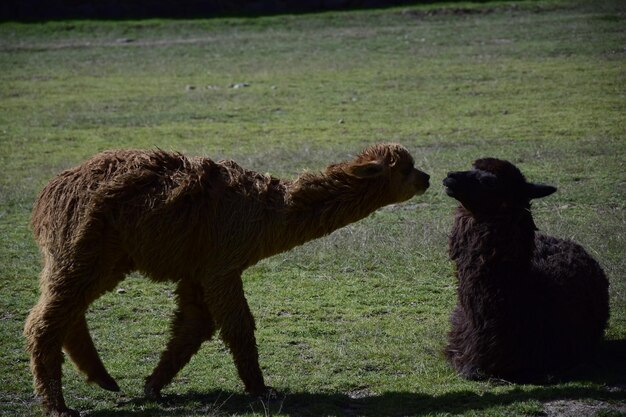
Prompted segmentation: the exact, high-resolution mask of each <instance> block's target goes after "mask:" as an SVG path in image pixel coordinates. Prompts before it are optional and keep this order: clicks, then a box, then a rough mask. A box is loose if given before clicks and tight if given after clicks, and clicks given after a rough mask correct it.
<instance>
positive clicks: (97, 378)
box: [63, 314, 120, 391]
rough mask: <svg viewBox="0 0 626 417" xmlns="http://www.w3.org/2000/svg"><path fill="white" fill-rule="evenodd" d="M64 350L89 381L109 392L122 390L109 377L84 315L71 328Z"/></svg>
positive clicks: (66, 337)
mask: <svg viewBox="0 0 626 417" xmlns="http://www.w3.org/2000/svg"><path fill="white" fill-rule="evenodd" d="M63 348H64V350H65V352H67V354H68V355H69V356H70V359H71V360H72V361H73V362H74V364H76V367H77V368H78V369H79V370H80V371H82V372H84V373H85V374H86V375H87V381H89V382H95V383H96V384H98V385H99V386H100V387H101V388H104V389H105V390H108V391H119V390H120V387H119V386H118V385H117V382H115V380H114V379H113V378H112V377H111V376H110V375H109V373H108V372H107V370H106V369H105V367H104V364H103V363H102V361H101V360H100V356H99V355H98V352H97V351H96V348H95V346H94V344H93V340H92V339H91V336H90V334H89V329H88V328H87V321H86V320H85V315H84V314H83V315H81V317H80V318H79V319H78V320H77V321H76V322H75V323H74V324H73V325H72V326H71V331H70V332H68V334H67V335H66V336H65V340H64V341H63Z"/></svg>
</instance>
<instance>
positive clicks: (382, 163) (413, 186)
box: [327, 144, 430, 204]
mask: <svg viewBox="0 0 626 417" xmlns="http://www.w3.org/2000/svg"><path fill="white" fill-rule="evenodd" d="M336 169H339V170H341V171H343V172H344V173H345V174H348V175H349V176H351V177H352V178H354V180H355V181H358V182H365V181H367V182H368V183H370V184H371V187H368V188H371V189H382V190H383V194H384V195H382V196H380V198H381V200H383V201H385V203H386V204H389V203H399V202H401V201H405V200H408V199H409V198H411V197H413V196H415V195H420V194H423V193H424V192H426V190H427V189H428V187H429V185H430V184H429V182H428V180H429V178H430V176H429V175H428V174H426V173H425V172H422V171H420V170H418V169H417V168H415V161H414V160H413V157H412V156H411V154H410V153H409V151H408V150H407V149H406V148H405V147H403V146H401V145H398V144H378V145H373V146H370V147H368V148H366V149H365V150H364V151H363V152H361V153H360V154H359V155H357V157H356V158H354V160H352V161H348V162H344V163H341V164H337V165H332V166H330V167H329V168H328V170H327V173H328V172H331V171H333V170H336ZM377 186H379V187H377Z"/></svg>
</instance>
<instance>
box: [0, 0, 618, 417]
mask: <svg viewBox="0 0 626 417" xmlns="http://www.w3.org/2000/svg"><path fill="white" fill-rule="evenodd" d="M591 3H592V2H580V3H578V2H567V1H565V2H554V1H527V2H518V3H506V2H497V3H486V4H481V5H480V6H477V5H472V4H454V5H449V6H442V5H437V6H428V7H403V8H396V9H385V10H371V11H352V12H342V13H323V14H309V15H298V16H288V15H285V16H274V17H261V18H240V19H239V18H229V19H212V20H181V21H170V20H148V21H123V22H108V21H102V22H100V21H67V22H49V23H40V24H16V23H3V24H0V162H1V167H2V168H1V169H0V341H1V342H0V415H3V416H4V415H6V416H37V415H40V414H41V411H40V407H39V405H38V403H37V402H36V401H35V399H34V397H33V394H32V382H31V376H30V373H29V369H28V358H27V354H26V352H25V350H24V340H23V338H22V327H23V322H24V319H25V317H26V315H27V313H28V311H29V309H30V308H31V306H32V305H33V304H34V303H35V301H36V299H37V294H38V285H37V279H38V273H39V270H40V259H39V254H38V250H37V247H36V245H35V244H34V242H33V240H32V237H31V231H30V228H29V216H30V210H31V208H32V204H33V201H34V199H35V197H36V195H37V193H38V192H39V190H40V189H41V188H42V187H43V186H44V184H45V183H46V182H47V181H48V180H49V179H50V178H51V177H52V176H54V175H55V174H56V173H58V172H59V171H61V170H62V169H65V168H68V167H71V166H74V165H76V164H78V163H79V162H81V161H82V160H84V159H85V158H87V157H89V156H90V155H92V154H94V153H96V152H98V151H101V150H105V149H110V148H121V147H134V148H147V149H154V148H155V147H159V148H162V149H166V150H177V151H181V152H184V153H187V154H190V155H207V156H210V157H212V158H215V159H219V158H231V159H234V160H236V161H237V162H239V163H240V164H241V165H243V166H246V167H248V168H251V169H255V170H258V171H261V172H270V173H272V174H273V175H276V176H286V177H295V176H296V175H297V174H298V173H300V172H302V171H303V170H305V169H308V170H314V171H315V170H320V169H322V168H323V167H324V166H326V165H327V164H329V163H332V162H337V161H340V160H343V159H346V158H349V157H350V155H353V154H354V153H356V152H358V151H359V150H360V149H361V148H363V147H364V146H366V145H368V144H371V143H375V142H381V141H396V142H401V143H402V144H404V145H405V146H407V147H408V148H409V149H410V150H411V152H412V153H413V154H414V156H415V159H416V163H417V166H419V167H421V168H422V169H423V170H425V171H427V172H428V173H430V174H431V176H432V180H431V181H432V187H431V189H430V190H429V191H428V192H427V193H426V194H425V195H423V196H420V197H417V198H415V199H413V200H411V201H409V202H408V203H405V204H401V205H397V206H391V207H387V208H384V209H381V210H379V211H378V212H376V213H375V214H373V215H372V216H370V217H368V218H367V219H365V220H363V221H361V222H359V223H357V224H354V225H351V226H349V227H346V228H344V229H341V230H339V231H337V232H335V233H333V234H332V235H330V236H328V237H326V238H324V239H320V240H317V241H314V242H311V243H309V244H306V245H304V246H302V247H299V248H296V249H295V250H293V251H291V252H288V253H285V254H282V255H278V256H276V257H273V258H271V259H267V260H265V261H263V262H261V263H260V264H258V265H257V266H255V267H253V268H251V269H249V270H248V271H247V272H246V274H245V276H244V280H245V286H246V294H247V297H248V300H249V303H250V306H251V308H252V310H253V314H254V315H255V317H256V320H257V327H258V330H257V341H258V343H259V349H260V360H261V364H262V367H263V368H264V372H265V376H266V380H267V382H268V383H269V384H270V385H272V386H274V387H275V388H277V389H278V390H279V391H280V392H281V393H283V396H282V397H281V399H280V400H279V401H277V402H275V403H271V404H265V403H262V402H260V401H255V400H253V399H251V398H249V397H247V396H246V395H245V394H244V392H243V387H242V384H241V383H240V381H239V379H238V377H237V375H236V371H235V368H234V365H233V363H232V360H231V357H230V354H229V353H228V351H227V349H226V348H225V347H224V345H223V343H222V342H221V341H212V342H210V343H207V344H205V345H204V346H203V348H202V349H201V351H200V352H199V353H198V354H197V355H196V356H195V357H194V358H193V359H192V361H191V363H190V364H189V365H188V366H187V367H185V368H184V369H183V371H182V372H181V373H180V374H179V375H178V377H177V378H176V379H175V380H174V381H173V383H172V384H171V385H170V386H169V387H167V388H166V389H165V390H164V394H165V396H166V400H167V401H166V403H164V404H157V403H154V402H149V401H147V400H144V399H143V397H142V387H143V378H145V377H146V376H147V375H148V374H149V373H150V371H151V370H152V368H153V367H154V366H155V365H156V362H157V360H158V355H159V353H160V351H161V350H162V349H163V347H164V345H165V341H166V338H167V328H168V325H169V316H170V314H171V312H172V308H173V304H174V303H173V299H172V298H173V295H172V294H173V286H171V285H166V286H164V285H159V284H154V283H151V282H149V281H147V280H145V279H143V278H141V277H140V276H138V275H133V276H131V277H129V278H128V279H127V280H126V281H124V282H123V283H122V284H121V285H120V287H119V289H118V290H117V291H114V292H113V293H110V294H108V295H106V296H104V297H102V298H101V299H99V300H98V301H97V302H96V303H95V304H94V305H93V306H92V307H91V309H90V311H89V313H88V321H89V324H90V327H91V329H92V334H93V337H94V340H95V343H96V345H97V347H98V349H99V351H100V353H101V356H102V358H103V360H104V362H105V364H106V365H107V368H108V369H109V371H110V372H111V374H112V375H113V376H114V377H115V378H116V379H117V381H118V383H119V384H120V386H121V388H122V393H121V394H115V393H109V392H105V391H103V390H101V389H99V388H97V387H95V386H90V385H87V384H85V383H84V381H83V377H82V376H81V375H80V374H79V373H78V372H77V371H76V370H75V369H74V368H73V366H72V365H71V364H70V363H69V362H66V363H65V365H64V386H65V395H66V400H67V402H68V405H69V406H70V407H72V408H78V409H80V410H81V411H83V412H84V415H86V416H98V417H110V416H207V415H208V416H223V415H246V416H252V415H276V416H321V415H328V416H344V415H345V416H360V415H364V416H403V415H416V416H418V415H419V416H424V415H464V416H478V415H480V416H482V415H488V416H500V415H507V416H519V415H529V416H540V415H572V416H574V415H576V416H578V415H589V416H592V415H593V416H603V417H614V416H624V415H626V282H625V281H626V261H625V259H626V257H625V253H626V210H625V208H626V191H625V189H626V117H625V115H626V102H625V93H626V89H625V86H626V60H625V58H626V50H625V49H624V47H625V46H626V25H625V22H626V20H625V17H626V7H625V6H624V5H623V4H622V3H621V2H619V1H600V2H593V5H592V4H591ZM241 83H246V85H247V86H242V85H238V84H241ZM235 87H240V88H235ZM482 156H496V157H501V158H506V159H510V160H511V161H513V162H514V163H516V164H518V166H520V168H521V169H522V170H523V171H524V172H525V173H526V174H527V177H529V179H530V180H532V181H537V182H545V183H551V184H554V185H556V186H557V187H558V188H559V192H558V193H556V194H555V195H553V196H551V197H549V198H546V199H543V200H541V201H537V202H536V203H535V205H534V206H533V210H534V214H535V218H536V223H537V224H538V225H539V227H540V229H542V230H543V231H545V232H547V233H549V234H553V235H556V236H560V237H567V238H573V239H575V240H577V241H579V242H580V243H582V244H583V245H584V246H585V247H586V248H587V249H588V251H589V252H590V253H592V254H593V255H594V256H595V257H596V258H597V259H598V260H599V261H600V263H601V264H602V266H603V267H604V268H605V270H606V272H607V274H608V276H609V278H610V281H611V289H610V295H611V309H612V316H611V320H610V325H609V328H608V330H607V334H606V339H607V340H606V342H605V343H604V345H603V346H602V350H601V352H600V354H599V355H598V358H597V359H596V360H595V361H593V362H592V363H590V364H588V365H585V366H584V367H582V368H580V369H577V370H575V371H574V372H573V374H572V378H571V380H569V381H564V382H555V383H554V384H552V385H512V384H507V383H503V382H499V383H497V382H469V381H466V380H463V379H461V378H460V377H459V376H457V375H456V374H455V372H454V371H453V370H452V369H451V368H450V367H449V366H448V365H447V363H446V362H445V360H444V359H443V356H442V353H441V351H442V348H443V346H444V344H445V340H446V332H447V330H448V315H449V313H450V310H451V308H452V306H453V305H454V301H455V300H454V297H455V293H454V284H455V283H454V276H453V267H452V264H451V263H450V262H449V260H448V258H447V253H446V250H447V233H448V230H449V229H450V227H451V224H452V212H453V209H454V207H455V203H454V201H453V200H452V199H450V198H448V197H446V196H445V194H444V193H443V190H442V187H441V186H440V184H441V180H442V179H443V177H444V176H445V173H446V172H447V171H449V170H457V169H466V168H468V167H469V166H470V164H471V162H472V161H473V160H474V159H476V158H477V157H482Z"/></svg>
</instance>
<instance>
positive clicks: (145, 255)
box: [24, 144, 429, 416]
mask: <svg viewBox="0 0 626 417" xmlns="http://www.w3.org/2000/svg"><path fill="white" fill-rule="evenodd" d="M413 164H414V161H413V158H412V157H411V155H410V154H409V153H408V151H407V150H406V149H405V148H403V147H402V146H400V145H396V144H390V145H375V146H372V147H370V148H367V149H366V150H365V151H363V152H362V153H361V154H360V155H358V156H357V157H356V158H355V159H354V160H353V161H349V162H343V163H339V164H336V165H331V166H329V167H328V168H327V169H326V170H325V171H324V172H323V173H321V174H319V175H313V174H310V173H305V174H303V175H301V176H300V177H299V178H297V179H296V180H295V181H284V180H280V179H277V178H273V177H271V176H269V175H261V174H258V173H256V172H252V171H248V170H245V169H243V168H241V167H240V166H239V165H237V164H236V163H234V162H232V161H219V162H214V161H212V160H210V159H206V158H187V157H185V156H183V155H181V154H177V153H168V152H163V151H142V150H120V151H112V152H104V153H101V154H98V155H96V156H94V157H93V158H92V159H90V160H88V161H87V162H85V163H84V164H82V165H80V166H78V167H76V168H73V169H70V170H67V171H65V172H62V173H61V174H59V176H57V177H56V178H54V179H53V180H52V181H51V182H50V183H49V184H48V185H47V186H46V187H45V188H44V190H43V191H42V193H41V195H40V196H39V198H38V200H37V202H36V203H35V207H34V210H33V219H32V224H33V229H34V235H35V238H36V240H37V242H38V243H39V246H40V247H41V251H42V254H43V258H44V268H43V271H42V273H41V284H40V285H41V297H40V299H39V302H38V303H37V305H35V307H34V308H33V309H32V311H31V313H30V315H29V317H28V319H27V321H26V326H25V330H24V334H25V336H26V338H27V341H28V350H29V352H30V354H31V369H32V372H33V375H34V384H35V391H36V393H37V394H39V395H40V396H41V397H42V400H43V406H44V408H45V410H46V412H48V413H50V414H55V415H59V416H73V415H78V413H77V412H75V411H73V410H70V409H69V408H67V407H66V405H65V401H64V399H63V393H62V389H61V363H62V361H63V354H62V349H63V350H65V352H66V353H67V354H68V355H69V357H70V358H71V360H72V361H73V362H74V363H75V365H76V366H77V368H78V369H79V370H80V371H82V372H84V373H85V374H86V375H87V380H88V381H90V382H95V383H96V384H98V385H99V386H100V387H102V388H104V389H107V390H112V391H117V390H119V387H118V385H117V383H116V382H115V380H114V379H113V378H112V377H111V376H110V375H109V374H108V372H107V371H106V369H105V368H104V365H103V364H102V361H101V360H100V358H99V356H98V353H97V351H96V349H95V347H94V344H93V341H92V340H91V336H90V335H89V331H88V328H87V323H86V321H85V312H86V310H87V308H88V306H89V304H90V303H91V302H93V301H94V300H95V299H96V298H98V297H99V296H101V295H102V294H104V293H105V292H107V291H110V290H112V289H113V288H115V286H116V285H117V284H118V283H119V282H120V281H121V280H122V279H124V276H125V275H126V274H127V273H129V272H131V271H133V270H138V271H141V272H142V273H144V274H145V275H146V276H148V277H150V278H151V279H152V280H154V281H166V280H169V281H175V282H177V283H178V287H177V290H176V293H177V311H176V313H175V316H174V319H173V322H172V325H171V338H170V340H169V342H168V343H167V347H166V349H165V351H164V352H163V353H162V355H161V358H160V360H159V363H158V365H157V367H156V368H155V370H154V371H153V372H152V375H150V376H149V377H148V378H147V380H146V384H145V393H146V395H148V396H151V397H155V398H158V397H159V396H160V391H161V389H162V388H163V387H164V386H165V385H167V384H168V383H169V382H170V381H171V380H172V378H173V377H174V376H175V375H176V373H177V372H178V371H179V370H180V369H181V368H182V367H183V366H184V365H185V364H186V363H187V362H188V361H189V360H190V358H191V357H192V355H193V354H194V353H196V352H197V351H198V349H199V348H200V345H201V343H202V342H203V341H205V340H209V339H211V337H212V336H213V334H214V333H215V331H216V330H217V329H219V330H220V335H221V337H222V339H223V340H224V342H225V343H226V345H227V346H228V347H229V348H230V350H231V352H232V354H233V358H234V361H235V365H236V367H237V370H238V372H239V376H240V377H241V379H242V381H243V383H244V385H245V388H246V390H247V391H248V392H249V393H251V394H252V395H255V396H262V395H272V393H273V390H272V389H271V388H270V387H267V386H266V385H265V382H264V380H263V375H262V373H261V369H260V367H259V363H258V353H257V347H256V341H255V337H254V329H255V324H254V318H253V317H252V314H251V313H250V309H249V308H248V304H247V302H246V299H245V297H244V292H243V286H242V281H241V274H242V272H243V271H244V270H245V269H246V268H248V267H249V266H251V265H254V264H255V263H257V262H258V261H259V260H261V259H263V258H266V257H268V256H272V255H274V254H277V253H279V252H283V251H286V250H289V249H291V248H293V247H294V246H297V245H301V244H303V243H305V242H307V241H309V240H312V239H315V238H318V237H321V236H324V235H326V234H328V233H331V232H332V231H334V230H336V229H338V228H340V227H343V226H346V225H347V224H349V223H352V222H355V221H357V220H360V219H362V218H364V217H366V216H367V215H369V214H370V213H372V212H373V211H374V210H376V209H378V208H380V207H382V206H385V205H388V204H392V203H397V202H401V201H405V200H407V199H409V198H411V197H412V196H414V195H416V194H421V193H423V192H424V191H425V190H426V189H427V188H428V178H429V177H428V175H427V174H425V173H423V172H421V171H419V170H417V169H415V168H414V165H413Z"/></svg>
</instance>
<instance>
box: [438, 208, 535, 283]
mask: <svg viewBox="0 0 626 417" xmlns="http://www.w3.org/2000/svg"><path fill="white" fill-rule="evenodd" d="M535 230H536V227H535V224H534V222H533V219H532V215H531V213H530V211H529V210H527V209H519V210H517V211H514V212H511V213H507V214H506V215H497V216H490V217H485V218H480V217H475V216H473V215H472V214H471V213H470V212H468V211H467V210H466V209H464V208H462V207H460V208H459V209H458V211H457V214H456V219H455V224H454V228H453V231H452V235H451V236H450V256H451V258H452V259H453V260H455V261H456V263H457V267H458V269H459V278H461V276H468V277H469V276H472V275H477V276H480V279H481V280H484V279H485V278H486V276H488V275H490V274H491V275H493V276H494V277H496V278H497V277H498V276H500V275H501V274H509V273H511V272H519V271H525V270H527V269H528V268H529V266H530V261H531V258H532V254H533V251H534V249H535Z"/></svg>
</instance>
